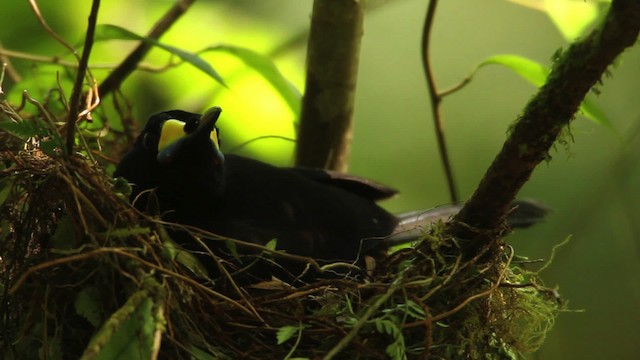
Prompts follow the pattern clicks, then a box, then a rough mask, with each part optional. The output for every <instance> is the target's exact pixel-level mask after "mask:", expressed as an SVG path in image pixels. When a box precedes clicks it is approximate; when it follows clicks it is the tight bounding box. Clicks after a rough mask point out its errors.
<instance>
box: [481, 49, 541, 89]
mask: <svg viewBox="0 0 640 360" xmlns="http://www.w3.org/2000/svg"><path fill="white" fill-rule="evenodd" d="M487 65H502V66H505V67H507V68H509V69H511V70H512V71H513V72H515V73H516V74H518V75H520V77H522V78H523V79H525V80H527V81H528V82H530V83H532V84H533V85H535V86H537V87H540V86H542V85H544V82H545V81H546V80H547V76H548V75H549V69H548V68H547V67H545V66H544V65H542V64H540V63H538V62H536V61H533V60H530V59H527V58H525V57H522V56H518V55H511V54H503V55H494V56H491V57H489V58H487V59H485V60H483V61H482V62H481V63H480V64H478V66H477V67H476V70H474V73H475V72H476V71H477V70H479V69H480V68H482V67H484V66H487Z"/></svg>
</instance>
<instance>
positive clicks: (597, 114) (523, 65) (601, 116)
mask: <svg viewBox="0 0 640 360" xmlns="http://www.w3.org/2000/svg"><path fill="white" fill-rule="evenodd" d="M487 65H502V66H505V67H507V68H508V69H510V70H512V71H513V72H515V73H516V74H518V75H520V77H522V78H523V79H525V80H527V81H528V82H529V83H531V84H533V85H534V86H536V87H540V86H542V85H544V83H545V82H546V81H547V76H548V75H549V72H550V71H549V68H547V67H546V66H544V65H542V64H540V63H538V62H536V61H533V60H531V59H527V58H525V57H522V56H518V55H512V54H503V55H494V56H491V57H489V58H487V59H485V60H483V61H482V62H480V64H478V65H477V66H476V68H475V69H474V70H473V72H472V74H471V76H473V75H474V74H475V73H476V72H477V71H478V70H480V69H481V68H483V67H485V66H487ZM579 111H580V112H581V113H582V114H583V115H584V116H585V117H586V118H587V119H589V120H591V121H593V122H594V123H596V124H598V125H601V126H604V127H607V128H609V129H611V130H614V127H613V125H612V124H611V121H610V120H609V118H608V117H607V116H606V114H605V113H604V111H602V109H600V107H598V105H596V103H595V102H594V101H593V100H592V97H591V95H587V96H586V97H585V99H584V100H583V101H582V103H581V104H580V108H579Z"/></svg>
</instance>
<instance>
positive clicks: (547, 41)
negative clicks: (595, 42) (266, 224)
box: [0, 0, 640, 359]
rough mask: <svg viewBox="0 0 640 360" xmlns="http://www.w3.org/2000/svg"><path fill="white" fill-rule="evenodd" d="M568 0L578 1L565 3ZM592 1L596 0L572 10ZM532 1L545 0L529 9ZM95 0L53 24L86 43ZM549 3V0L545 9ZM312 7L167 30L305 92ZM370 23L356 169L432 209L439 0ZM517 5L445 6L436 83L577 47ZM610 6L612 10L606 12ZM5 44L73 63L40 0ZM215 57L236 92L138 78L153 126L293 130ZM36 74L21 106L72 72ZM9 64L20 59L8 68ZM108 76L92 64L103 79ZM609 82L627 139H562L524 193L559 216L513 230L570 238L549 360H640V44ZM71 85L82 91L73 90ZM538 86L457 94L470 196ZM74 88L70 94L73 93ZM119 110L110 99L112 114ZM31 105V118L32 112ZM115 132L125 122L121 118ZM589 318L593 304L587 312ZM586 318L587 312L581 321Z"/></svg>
mask: <svg viewBox="0 0 640 360" xmlns="http://www.w3.org/2000/svg"><path fill="white" fill-rule="evenodd" d="M556 1H565V0H556ZM567 1H570V2H573V3H574V4H573V5H576V4H577V5H578V6H580V5H582V6H591V5H592V4H593V2H592V1H583V0H576V1H571V0H567ZM521 2H523V3H528V4H529V5H532V6H533V7H535V6H537V5H541V4H542V3H544V1H542V0H541V1H521ZM90 3H91V2H90V1H87V0H77V1H71V0H58V1H41V2H40V6H41V10H42V12H43V16H44V17H45V18H46V20H47V21H48V23H49V25H50V26H51V27H52V28H53V29H54V30H55V31H56V32H57V33H59V34H60V35H61V36H62V37H63V38H65V39H66V40H67V41H68V42H69V43H72V44H80V43H81V41H82V38H83V34H84V32H85V28H86V19H87V16H88V13H89V7H90ZM547 3H549V2H548V1H547ZM172 4H173V2H172V1H158V0H155V1H151V0H146V1H142V0H136V1H128V2H124V1H103V2H102V7H101V11H100V16H99V23H102V24H116V25H119V26H122V27H124V28H127V29H129V30H131V31H133V32H135V33H138V34H145V33H146V32H147V31H148V29H149V28H150V27H151V26H152V25H153V23H154V22H155V21H156V20H157V19H158V18H160V17H161V16H162V14H164V12H165V11H166V10H167V9H168V8H169V7H170V6H171V5H172ZM311 5H312V3H311V1H310V0H305V1H301V0H262V1H249V0H227V1H222V0H220V1H204V0H201V1H197V2H196V3H195V4H194V5H193V6H192V8H191V9H190V10H189V11H188V12H187V14H186V15H185V16H184V17H183V18H181V19H180V20H179V21H178V22H177V23H176V24H175V25H174V26H173V28H172V29H171V30H170V31H169V32H168V33H167V34H166V35H165V36H163V37H162V39H161V41H162V42H163V43H165V44H170V45H172V46H175V47H178V48H181V49H184V50H188V51H194V52H195V51H198V50H201V49H204V48H206V47H209V46H212V45H218V44H230V45H236V46H242V47H246V48H249V49H252V50H254V51H256V52H258V53H261V54H263V55H266V56H269V57H270V58H271V59H272V60H273V61H274V62H275V63H276V65H277V66H278V68H279V69H280V71H281V72H282V73H283V75H284V76H285V77H286V78H287V79H288V80H289V81H290V82H291V83H292V84H293V85H294V86H295V87H296V88H297V89H298V90H299V91H300V92H302V90H303V89H302V88H303V84H304V57H305V41H306V31H307V28H308V21H309V17H310V13H311ZM370 5H375V6H373V7H372V9H371V10H370V11H368V12H367V14H366V17H365V35H364V38H363V43H362V53H361V63H360V71H359V82H358V92H357V99H356V112H355V130H354V139H353V148H352V156H351V165H350V169H351V172H352V173H355V174H358V175H363V176H367V177H371V178H373V179H376V180H379V181H381V182H383V183H386V184H388V185H391V186H394V187H396V188H398V189H400V190H401V195H400V196H399V197H397V198H396V199H393V200H391V201H388V202H386V203H384V206H386V207H387V208H388V209H390V210H392V211H398V212H399V211H406V210H411V209H419V208H429V207H432V206H435V205H439V204H443V203H447V202H448V196H447V194H448V193H447V191H446V188H445V182H444V178H443V174H442V170H441V165H440V160H439V157H438V154H437V153H436V145H435V138H434V134H433V131H432V127H433V126H432V123H431V118H430V108H429V106H430V105H429V102H428V97H427V92H426V85H425V81H424V77H423V70H422V67H421V63H420V38H421V31H422V22H423V17H424V13H425V9H426V6H427V2H426V1H418V0H395V1H376V2H374V1H371V2H370ZM532 6H529V7H525V6H520V5H517V4H515V3H514V2H509V1H500V0H485V1H468V0H449V1H442V2H441V4H440V6H439V9H438V13H437V15H436V21H435V27H434V31H433V34H432V39H433V47H432V54H433V55H432V56H433V64H434V70H435V76H436V81H437V83H438V85H439V87H440V88H441V89H444V88H448V87H449V86H452V85H455V84H457V83H458V82H459V81H461V80H462V79H463V78H464V77H465V76H466V75H467V74H469V73H470V72H471V70H472V69H473V68H474V67H475V65H476V64H478V63H479V62H481V61H482V60H483V59H485V58H487V57H489V56H491V55H495V54H505V53H509V54H517V55H521V56H525V57H528V58H531V59H533V60H536V61H539V62H541V63H543V64H545V65H547V66H549V65H550V63H551V60H550V59H551V56H552V54H553V53H554V52H555V51H556V50H557V49H558V48H560V47H562V46H566V45H567V42H566V40H565V39H564V38H563V36H562V35H561V33H560V32H559V30H558V28H557V27H556V26H555V25H554V23H553V22H552V21H551V20H550V18H549V16H547V14H545V13H544V12H542V11H538V10H536V9H534V8H532ZM600 6H602V4H601V5H600ZM0 23H1V24H3V26H2V27H1V29H0V41H1V42H2V47H3V48H6V49H10V50H15V51H21V52H26V53H29V54H32V55H35V54H38V55H44V56H49V57H51V56H60V57H62V58H64V59H71V57H70V56H69V55H68V54H66V53H65V50H64V49H63V48H62V47H61V46H60V45H59V44H58V43H56V42H55V41H54V40H53V39H52V38H51V37H50V36H48V35H47V34H46V32H45V31H44V30H43V29H42V28H41V27H40V26H39V24H38V22H37V20H36V18H35V16H34V15H33V13H32V11H31V10H30V8H29V5H28V3H27V2H26V1H17V0H9V1H4V2H3V5H2V11H1V12H0ZM134 45H135V44H133V43H132V42H128V41H108V42H100V43H97V44H96V45H95V48H94V53H93V54H92V58H91V63H92V64H106V65H109V64H117V63H118V61H120V60H121V59H122V58H123V56H125V55H126V54H127V53H128V51H129V50H130V49H131V48H132V47H133V46H134ZM203 57H204V58H205V59H206V60H207V61H209V62H210V63H211V65H212V66H213V67H214V68H215V69H216V70H217V71H218V72H219V73H220V74H221V76H222V77H223V78H224V80H225V82H226V83H227V84H228V85H229V88H228V89H225V88H223V87H221V86H220V85H219V84H218V83H216V82H215V81H213V80H212V79H211V78H209V77H207V76H205V75H204V74H203V73H202V72H201V71H199V70H197V69H194V68H193V67H191V66H189V65H187V64H182V65H179V66H176V67H172V68H171V69H168V70H166V71H163V72H160V73H152V72H146V71H138V72H136V73H134V74H133V75H132V76H131V77H130V78H129V79H128V80H127V81H126V83H125V84H124V86H123V87H122V91H123V93H124V95H125V96H126V97H127V98H128V99H129V101H130V103H131V105H132V111H133V114H134V115H135V117H136V118H138V119H140V120H141V121H144V120H145V119H146V117H147V116H148V115H149V114H150V113H152V112H154V111H159V110H164V109H169V108H182V109H185V110H191V111H201V110H203V109H204V108H206V107H208V106H211V105H213V104H216V105H219V106H221V107H222V108H223V109H224V112H223V115H222V118H221V121H220V123H219V125H220V127H221V128H222V136H223V146H224V149H225V150H227V151H228V150H230V149H235V148H236V147H237V146H238V145H240V144H242V143H244V142H246V141H248V140H250V139H253V138H255V137H258V136H265V135H278V136H281V137H288V138H293V137H294V136H295V126H294V120H295V116H294V114H293V113H292V112H291V111H290V109H289V108H288V107H287V106H286V104H285V102H284V101H283V100H282V99H281V98H280V97H279V96H278V95H277V94H276V93H275V92H274V91H273V90H272V88H271V87H270V86H269V85H268V83H267V82H265V81H264V79H262V78H261V77H260V76H259V75H256V73H255V72H253V71H251V70H250V69H247V67H246V66H244V65H243V63H242V62H241V61H238V60H237V59H236V58H233V57H231V56H229V55H224V54H212V53H207V54H205V55H203ZM169 58H170V56H169V55H168V54H167V53H166V52H164V51H162V50H153V52H152V53H151V54H150V55H149V56H148V57H147V58H146V59H145V61H144V62H145V64H147V65H151V66H154V67H162V66H164V65H166V64H167V62H168V61H169ZM10 59H11V64H12V65H13V66H14V68H15V70H16V71H17V73H18V74H20V76H21V77H22V80H21V81H20V82H18V83H15V82H13V81H12V80H11V79H9V78H7V79H5V83H4V84H3V88H4V90H5V92H7V96H8V98H9V99H10V100H12V101H13V102H16V101H18V99H19V97H20V92H21V91H22V90H24V89H28V90H29V92H30V94H31V95H32V96H34V97H38V96H42V97H44V96H45V95H46V90H47V89H49V88H51V87H55V83H56V72H60V73H62V74H64V73H65V71H68V70H64V69H63V68H61V67H59V66H52V65H47V64H46V63H42V62H37V61H33V60H29V59H21V58H16V57H11V58H10ZM3 60H5V61H6V58H5V59H3ZM107 71H108V70H99V69H95V70H94V75H95V76H96V78H97V79H98V80H101V79H104V77H105V76H106V75H107ZM611 73H612V76H610V77H607V78H605V79H603V80H604V82H603V84H602V85H601V86H599V90H600V91H601V94H600V95H599V96H597V97H596V102H597V104H598V105H599V106H600V107H601V108H602V109H603V111H604V112H605V113H606V115H607V116H608V118H609V119H610V121H611V123H612V125H613V127H614V128H615V130H614V131H612V130H610V129H608V128H606V127H602V126H598V125H595V124H594V123H592V122H590V121H588V120H586V119H584V118H583V117H581V116H578V118H577V120H576V121H575V122H574V123H573V125H572V127H571V133H572V135H573V139H574V142H573V143H572V144H571V145H570V147H569V148H568V150H567V149H566V148H565V147H563V146H558V148H557V149H556V150H554V151H553V152H552V154H551V155H552V156H553V161H551V162H549V163H543V164H541V165H540V167H539V168H538V169H537V170H536V171H535V173H534V175H533V178H532V179H531V181H530V182H529V183H528V184H527V185H526V186H525V188H524V189H523V191H522V193H521V196H522V197H529V198H535V199H539V200H541V201H543V202H544V203H545V204H546V205H547V206H549V207H550V208H552V209H553V213H552V214H551V216H549V218H548V220H547V221H546V223H544V224H542V225H540V226H537V227H535V228H532V229H530V230H526V231H519V232H517V233H515V234H513V235H512V236H511V237H510V243H511V244H513V245H514V246H515V248H516V250H517V252H518V253H520V254H521V255H525V256H528V257H530V258H532V259H538V258H548V257H549V254H550V251H551V248H552V247H553V246H554V245H555V244H558V243H560V242H561V241H563V240H564V239H565V238H567V237H568V236H572V239H571V242H570V243H569V244H568V245H566V246H564V247H563V248H561V249H560V250H559V251H558V253H557V254H556V257H555V258H554V261H553V265H552V266H551V267H550V268H549V269H547V270H546V271H545V273H544V278H545V280H546V284H547V285H548V286H556V285H557V286H558V289H559V292H560V294H561V295H562V296H563V298H565V299H566V300H568V301H569V305H570V306H569V307H570V308H571V309H573V310H576V312H567V313H563V314H561V315H560V316H559V317H558V320H557V323H556V325H555V327H554V329H553V330H552V331H551V333H550V334H549V336H548V338H547V341H546V343H545V345H544V346H543V348H542V349H541V350H540V351H539V353H538V354H534V355H532V356H531V358H536V359H640V333H639V332H638V330H637V326H638V324H639V323H640V186H639V184H640V136H639V133H640V95H638V94H639V93H640V46H636V47H635V48H633V49H631V50H629V51H627V52H626V53H625V54H624V56H623V58H622V59H620V60H619V61H618V63H617V65H616V66H615V67H614V68H612V69H611ZM62 85H63V88H64V89H65V90H67V91H68V92H70V85H69V83H68V82H65V81H63V82H62ZM535 91H536V89H535V88H534V87H533V86H532V85H530V84H529V83H527V82H525V81H524V80H522V79H521V78H519V77H518V76H516V75H515V74H514V73H513V72H511V71H509V70H508V69H506V68H503V67H499V66H490V67H486V68H483V69H482V70H481V71H480V72H479V73H478V74H477V75H476V77H475V78H474V80H473V81H472V83H471V84H470V85H468V86H467V87H465V88H464V89H463V90H461V91H460V92H458V93H456V94H454V95H451V96H449V97H447V98H445V100H444V103H443V108H442V112H443V116H444V120H445V122H446V132H447V136H448V141H449V146H450V154H451V157H452V162H453V167H454V171H455V175H456V179H457V183H458V186H459V190H460V193H461V195H462V197H463V198H466V197H468V196H469V195H470V194H471V192H472V191H473V189H474V188H475V186H476V184H477V183H478V181H479V180H480V178H481V176H482V175H483V173H484V171H485V170H486V168H487V166H488V165H489V164H490V162H491V160H492V158H493V156H494V155H495V154H496V152H497V151H498V149H499V148H500V147H501V144H502V142H503V140H504V138H505V134H506V130H507V128H508V126H509V125H510V124H511V123H512V122H513V121H514V119H515V118H516V117H517V115H518V114H519V112H520V111H522V109H523V107H524V105H525V104H526V102H527V100H528V99H529V98H530V97H531V96H532V95H533V94H534V93H535ZM67 95H68V94H67ZM111 107H112V104H111V101H110V100H109V99H108V98H107V99H105V101H104V109H103V111H104V113H103V114H100V112H98V116H97V117H98V118H100V117H101V116H104V117H109V113H110V111H112V110H109V109H110V108H111ZM31 110H33V109H31ZM110 118H111V119H112V120H113V121H114V122H113V123H112V126H114V128H115V129H116V130H117V128H118V126H119V125H118V124H117V122H116V121H115V118H116V117H115V116H111V117H110ZM293 146H294V145H293V143H292V142H290V141H287V140H283V139H279V138H278V139H266V140H260V141H255V142H252V143H250V144H249V145H247V146H245V147H243V148H242V149H241V150H239V152H240V153H243V154H245V155H249V156H254V157H258V158H261V159H263V160H266V161H270V162H273V163H275V164H281V165H286V164H290V162H291V155H292V151H293ZM578 310H580V311H578ZM582 310H584V311H583V312H582Z"/></svg>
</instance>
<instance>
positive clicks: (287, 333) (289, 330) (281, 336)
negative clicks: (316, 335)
mask: <svg viewBox="0 0 640 360" xmlns="http://www.w3.org/2000/svg"><path fill="white" fill-rule="evenodd" d="M299 330H300V327H299V326H292V325H287V326H283V327H281V328H280V329H278V332H277V333H276V339H277V340H278V345H280V344H282V343H284V342H286V341H287V340H289V339H291V338H292V337H293V335H295V334H296V333H297V332H298V331H299Z"/></svg>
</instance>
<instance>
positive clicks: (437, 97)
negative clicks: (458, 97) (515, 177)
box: [422, 0, 464, 204]
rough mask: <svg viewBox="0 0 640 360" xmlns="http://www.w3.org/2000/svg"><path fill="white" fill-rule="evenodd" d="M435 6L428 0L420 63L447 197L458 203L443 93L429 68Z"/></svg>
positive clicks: (434, 0)
mask: <svg viewBox="0 0 640 360" xmlns="http://www.w3.org/2000/svg"><path fill="white" fill-rule="evenodd" d="M437 6H438V0H430V1H429V6H428V7H427V15H426V16H425V20H424V28H423V30H422V65H423V67H424V73H425V77H426V80H427V88H428V90H429V100H430V101H431V114H432V116H433V125H434V128H435V132H436V140H437V141H438V150H439V152H440V159H441V160H442V166H443V167H444V174H445V177H446V179H447V187H448V188H449V197H450V199H451V202H452V203H454V204H456V203H458V190H457V188H456V184H455V179H454V176H453V170H452V169H451V163H450V161H449V151H448V150H447V144H446V140H445V137H444V126H443V124H442V115H441V114H440V103H441V102H442V97H443V95H442V94H439V93H438V90H437V89H436V84H435V80H434V76H433V70H432V69H431V57H430V49H431V46H430V45H431V29H432V26H433V19H434V16H435V13H436V7H437ZM463 86H464V85H463Z"/></svg>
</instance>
